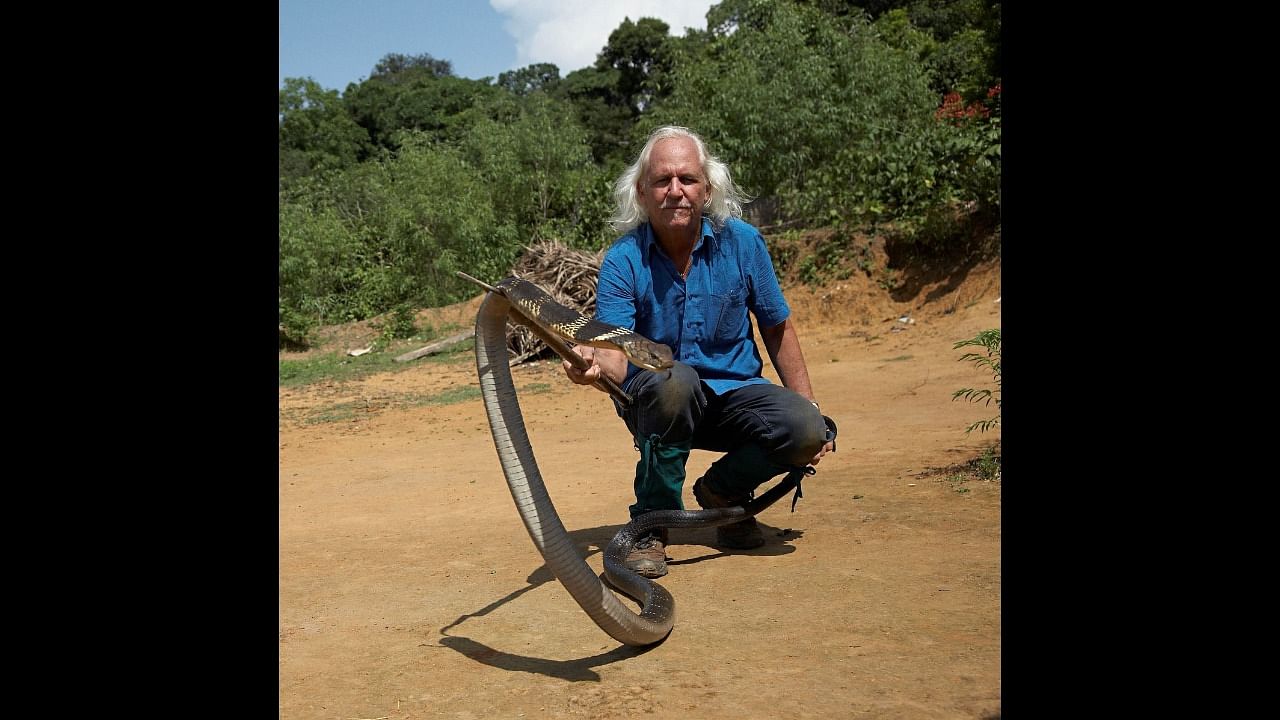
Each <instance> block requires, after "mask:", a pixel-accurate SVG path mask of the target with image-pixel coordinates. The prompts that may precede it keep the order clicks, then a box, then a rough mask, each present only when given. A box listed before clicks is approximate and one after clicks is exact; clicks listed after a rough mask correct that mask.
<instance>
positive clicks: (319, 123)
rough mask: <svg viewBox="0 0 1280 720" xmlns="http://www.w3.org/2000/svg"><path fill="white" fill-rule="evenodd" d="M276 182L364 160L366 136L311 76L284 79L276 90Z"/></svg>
mask: <svg viewBox="0 0 1280 720" xmlns="http://www.w3.org/2000/svg"><path fill="white" fill-rule="evenodd" d="M279 122H280V182H281V183H282V184H288V183H290V182H293V181H295V180H296V179H298V178H300V177H304V176H308V175H313V174H319V173H325V172H332V171H335V170H341V169H343V168H346V167H349V166H351V165H353V164H354V163H356V162H358V161H360V160H362V159H364V158H365V157H367V156H368V155H369V152H370V150H371V147H370V144H369V137H368V134H367V133H365V131H364V130H363V129H362V128H361V127H360V126H359V125H357V124H356V123H355V121H354V120H352V119H351V116H350V115H349V114H348V113H347V109H346V105H345V103H343V101H342V98H341V97H339V96H338V92H337V91H336V90H325V89H324V88H322V87H321V86H320V85H319V83H317V82H316V81H315V80H312V79H311V78H285V81H284V87H283V88H281V89H280V117H279Z"/></svg>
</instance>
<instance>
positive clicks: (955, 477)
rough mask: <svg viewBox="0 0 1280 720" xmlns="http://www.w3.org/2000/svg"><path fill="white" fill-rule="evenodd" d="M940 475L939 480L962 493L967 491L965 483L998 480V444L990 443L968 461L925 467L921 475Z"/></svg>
mask: <svg viewBox="0 0 1280 720" xmlns="http://www.w3.org/2000/svg"><path fill="white" fill-rule="evenodd" d="M930 475H941V476H942V478H941V479H940V480H939V482H945V483H947V484H948V485H950V486H951V489H952V490H955V491H956V492H957V493H959V494H961V495H963V494H965V493H967V492H969V488H968V487H966V486H965V483H969V482H973V481H980V482H997V483H998V482H1000V446H999V445H991V446H989V447H987V448H985V449H983V451H982V454H981V455H979V456H978V457H976V458H973V459H972V460H969V461H968V462H963V463H960V464H958V465H949V466H947V467H943V468H925V470H924V472H922V473H921V476H926V477H927V476H930Z"/></svg>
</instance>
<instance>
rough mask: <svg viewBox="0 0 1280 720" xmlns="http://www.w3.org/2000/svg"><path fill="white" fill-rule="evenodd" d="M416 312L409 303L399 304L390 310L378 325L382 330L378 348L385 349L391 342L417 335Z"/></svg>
mask: <svg viewBox="0 0 1280 720" xmlns="http://www.w3.org/2000/svg"><path fill="white" fill-rule="evenodd" d="M417 319H418V312H417V310H416V309H415V308H414V307H413V306H412V305H410V304H409V303H400V304H399V305H396V306H395V307H394V308H392V310H391V312H390V313H388V314H387V317H386V319H384V320H383V321H382V322H381V323H380V324H379V325H378V329H380V330H382V335H381V337H379V338H378V340H379V346H380V347H383V348H385V347H387V346H389V345H390V344H391V342H392V341H393V340H402V339H404V338H411V337H413V336H414V335H416V334H417V333H418V323H417Z"/></svg>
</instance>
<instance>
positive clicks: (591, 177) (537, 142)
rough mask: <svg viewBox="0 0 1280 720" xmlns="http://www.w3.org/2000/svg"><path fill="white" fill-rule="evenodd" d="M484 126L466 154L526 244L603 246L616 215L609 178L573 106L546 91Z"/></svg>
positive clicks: (469, 138)
mask: <svg viewBox="0 0 1280 720" xmlns="http://www.w3.org/2000/svg"><path fill="white" fill-rule="evenodd" d="M488 112H489V113H490V114H493V115H498V116H501V119H500V120H494V119H490V118H488V117H482V118H480V119H479V120H477V121H476V122H475V123H474V124H473V126H472V128H471V129H470V131H469V132H468V133H467V135H466V137H465V138H464V139H463V141H462V144H461V148H462V152H463V157H464V158H465V159H466V161H467V163H468V164H469V165H470V166H472V167H475V168H477V169H478V171H479V173H480V175H481V177H482V178H483V179H484V182H485V184H486V187H488V188H489V189H490V191H491V197H492V198H493V205H494V208H495V211H496V212H497V214H498V216H499V217H500V218H502V219H503V220H504V221H505V222H509V223H510V224H511V225H513V226H514V227H517V228H519V234H520V242H521V244H528V243H530V242H533V241H536V240H537V239H539V238H542V237H555V238H557V239H559V240H561V241H562V242H564V243H565V244H567V245H570V246H578V247H596V246H598V245H599V244H600V243H601V242H602V241H603V236H602V233H603V232H604V231H605V229H606V227H607V226H606V217H607V214H608V212H609V208H608V198H609V193H608V191H609V178H608V177H605V176H604V175H603V174H602V173H601V171H600V169H599V168H597V166H596V165H595V164H594V163H593V162H592V159H591V147H590V144H589V138H588V135H587V132H586V131H585V130H584V129H583V128H582V127H581V126H580V125H579V123H578V122H577V119H576V118H575V117H574V112H573V108H572V106H570V105H569V104H568V103H566V102H564V101H561V100H557V99H555V98H551V97H549V96H547V95H546V94H544V93H534V94H533V95H530V96H528V97H525V98H522V99H520V101H519V103H518V106H517V108H516V111H515V113H514V115H511V114H508V110H506V109H497V110H494V109H490V110H489V111H488Z"/></svg>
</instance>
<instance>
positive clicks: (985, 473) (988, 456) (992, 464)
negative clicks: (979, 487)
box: [973, 445, 1000, 480]
mask: <svg viewBox="0 0 1280 720" xmlns="http://www.w3.org/2000/svg"><path fill="white" fill-rule="evenodd" d="M996 448H997V446H995V445H992V446H991V447H988V448H987V449H986V450H983V451H982V455H980V456H979V457H978V458H977V459H976V460H974V461H973V465H974V467H975V468H976V469H977V471H978V477H981V478H982V479H983V480H999V479H1000V453H999V451H998V450H997V449H996Z"/></svg>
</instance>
